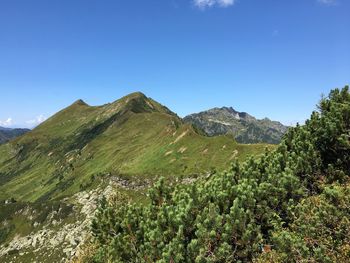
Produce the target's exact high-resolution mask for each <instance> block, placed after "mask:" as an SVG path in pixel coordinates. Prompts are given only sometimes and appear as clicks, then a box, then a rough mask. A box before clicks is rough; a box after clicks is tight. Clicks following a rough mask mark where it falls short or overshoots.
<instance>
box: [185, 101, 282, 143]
mask: <svg viewBox="0 0 350 263" xmlns="http://www.w3.org/2000/svg"><path fill="white" fill-rule="evenodd" d="M184 121H185V123H189V124H193V125H194V126H196V127H198V128H200V129H202V130H203V131H204V132H205V133H206V134H207V135H209V136H217V135H223V134H228V133H229V134H233V136H234V138H235V139H236V141H237V142H239V143H245V144H247V143H270V144H278V143H279V142H280V141H281V138H282V136H283V134H285V133H286V131H287V130H288V127H287V126H284V125H283V124H281V123H280V122H277V121H271V120H269V119H268V118H265V119H262V120H258V119H256V118H255V117H253V116H251V115H249V114H248V113H246V112H238V111H236V110H234V109H233V108H232V107H222V108H213V109H210V110H207V111H202V112H200V113H194V114H191V115H188V116H186V117H185V118H184Z"/></svg>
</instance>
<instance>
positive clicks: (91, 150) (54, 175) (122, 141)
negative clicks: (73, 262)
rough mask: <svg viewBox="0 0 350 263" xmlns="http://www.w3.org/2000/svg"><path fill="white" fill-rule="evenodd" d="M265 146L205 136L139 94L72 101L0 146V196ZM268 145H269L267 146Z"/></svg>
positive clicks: (171, 171)
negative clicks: (95, 101)
mask: <svg viewBox="0 0 350 263" xmlns="http://www.w3.org/2000/svg"><path fill="white" fill-rule="evenodd" d="M266 146H267V145H264V144H257V145H241V144H237V143H236V142H235V141H234V140H233V139H232V137H229V136H218V137H206V136H203V135H202V134H201V132H198V131H197V130H196V129H195V128H193V127H192V126H191V125H189V124H184V123H183V121H182V120H181V119H180V118H179V117H178V116H177V115H176V114H174V113H173V112H171V111H170V110H169V109H167V108H166V107H164V106H162V105H161V104H159V103H157V102H156V101H154V100H152V99H150V98H147V97H146V96H145V95H144V94H142V93H132V94H130V95H128V96H125V97H123V98H121V99H119V100H117V101H115V102H113V103H109V104H105V105H103V106H97V107H95V106H94V107H93V106H89V105H87V104H86V103H85V102H83V101H81V100H78V101H76V102H75V103H73V104H72V105H70V106H69V107H67V108H65V109H63V110H62V111H60V112H58V113H57V114H55V115H54V116H53V117H51V118H50V119H48V120H47V121H45V122H44V123H42V124H41V125H40V126H38V127H37V128H35V129H34V130H32V131H31V132H29V133H27V134H26V135H24V136H22V137H20V138H18V139H16V140H13V141H11V142H10V143H7V144H5V145H2V146H0V199H8V198H15V199H16V200H23V201H35V200H38V199H40V200H48V199H53V198H57V197H63V196H67V195H71V194H73V193H75V192H78V191H79V190H81V188H86V187H92V186H93V185H94V182H95V181H96V180H97V179H98V178H99V177H102V176H109V175H123V176H130V175H132V176H138V177H148V178H152V177H154V176H159V175H162V176H169V177H174V176H178V175H185V176H186V175H194V174H203V173H206V172H208V171H210V170H211V169H212V167H215V168H216V169H226V168H228V167H229V165H230V162H231V161H232V159H233V158H234V157H235V156H237V157H238V158H239V159H245V158H246V157H247V156H248V155H251V154H258V153H261V152H263V151H264V149H265V147H266ZM268 147H271V146H268Z"/></svg>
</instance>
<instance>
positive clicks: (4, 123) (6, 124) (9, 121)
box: [0, 118, 13, 127]
mask: <svg viewBox="0 0 350 263" xmlns="http://www.w3.org/2000/svg"><path fill="white" fill-rule="evenodd" d="M12 125H13V121H12V118H7V120H4V121H0V126H3V127H10V126H12Z"/></svg>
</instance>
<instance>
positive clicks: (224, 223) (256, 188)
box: [90, 87, 350, 263]
mask: <svg viewBox="0 0 350 263" xmlns="http://www.w3.org/2000/svg"><path fill="white" fill-rule="evenodd" d="M318 107H319V109H318V111H315V112H313V113H312V115H311V118H310V119H309V120H308V121H306V123H305V125H302V126H299V125H297V126H296V127H295V128H291V129H290V130H289V132H288V133H287V134H286V135H285V138H284V139H283V141H282V142H281V144H280V145H279V146H278V148H277V149H276V150H274V151H268V150H266V152H265V154H263V155H262V156H260V157H258V158H256V157H255V158H250V159H249V160H248V161H246V162H245V163H243V164H240V163H238V162H237V161H235V162H234V163H233V164H232V167H231V168H230V170H229V171H227V172H224V173H221V174H214V175H212V176H211V177H210V178H206V179H202V180H198V181H196V182H195V183H193V184H191V185H177V186H170V185H167V184H166V183H165V182H164V181H163V180H160V181H159V182H158V183H157V184H155V186H154V187H153V188H152V189H151V190H150V192H149V198H150V200H151V201H150V203H149V204H148V205H140V204H135V203H129V202H119V203H118V204H117V205H113V204H111V203H108V202H107V201H106V200H103V201H102V202H101V205H100V207H99V210H98V213H97V216H96V218H95V220H94V221H93V224H92V233H93V235H94V237H95V240H96V242H97V246H98V249H97V251H96V253H95V255H94V256H93V258H91V259H90V260H91V261H92V262H164V263H165V262H203V263H204V262H251V261H255V262H349V261H350V254H349V253H350V245H349V244H350V238H349V236H350V222H349V219H350V187H349V184H348V180H349V175H350V93H349V88H348V87H345V88H343V89H342V90H339V89H335V90H333V91H331V92H330V94H329V96H328V97H326V98H322V99H321V101H320V103H319V106H318Z"/></svg>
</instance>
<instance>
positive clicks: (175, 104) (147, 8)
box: [0, 0, 350, 127]
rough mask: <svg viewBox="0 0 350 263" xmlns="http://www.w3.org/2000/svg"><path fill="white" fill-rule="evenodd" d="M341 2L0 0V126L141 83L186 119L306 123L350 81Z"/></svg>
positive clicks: (345, 6) (348, 5)
mask: <svg viewBox="0 0 350 263" xmlns="http://www.w3.org/2000/svg"><path fill="white" fill-rule="evenodd" d="M349 11H350V2H349V1H346V0H298V1H283V2H282V1H273V0H264V1H252V0H250V1H249V0H240V1H234V0H164V1H157V0H147V1H144V0H142V1H141V0H138V1H118V2H117V1H112V0H106V1H103V2H98V3H97V2H96V1H90V0H88V1H87V0H76V1H68V0H62V1H44V0H32V1H25V0H5V1H1V3H0V58H1V59H0V94H1V98H2V100H1V103H0V126H5V127H33V126H35V125H37V124H39V123H40V122H42V121H44V120H45V119H46V118H47V117H49V116H51V115H52V114H54V113H55V112H57V111H59V110H61V109H62V108H64V107H66V106H68V105H70V104H71V103H73V102H74V101H75V100H77V99H83V100H84V101H86V102H87V103H88V104H90V105H101V104H105V103H108V102H112V101H114V100H116V99H118V98H120V97H122V96H124V95H127V94H129V93H131V92H134V91H141V92H143V93H144V94H146V95H147V96H149V97H152V98H153V99H155V100H157V101H159V102H160V103H162V104H164V105H166V106H167V107H169V108H170V109H171V110H172V111H174V112H176V113H177V114H179V116H181V117H183V116H185V115H187V114H190V113H195V112H199V111H202V110H207V109H209V108H213V107H221V106H229V107H230V106H232V107H233V108H235V109H236V110H238V111H245V112H248V113H250V114H252V115H254V116H255V117H257V118H263V117H269V118H270V119H272V120H278V121H281V122H282V123H284V124H287V125H289V124H294V123H296V122H297V121H299V122H303V121H304V120H305V119H306V118H307V117H308V116H309V114H310V112H311V111H312V110H314V109H315V104H316V103H317V102H318V100H319V99H320V96H321V94H328V92H329V90H330V89H332V88H335V87H339V88H341V87H343V86H344V85H346V84H349V72H350V49H349V46H350V34H349V30H348V29H349V26H350V17H349V15H348V14H349Z"/></svg>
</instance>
